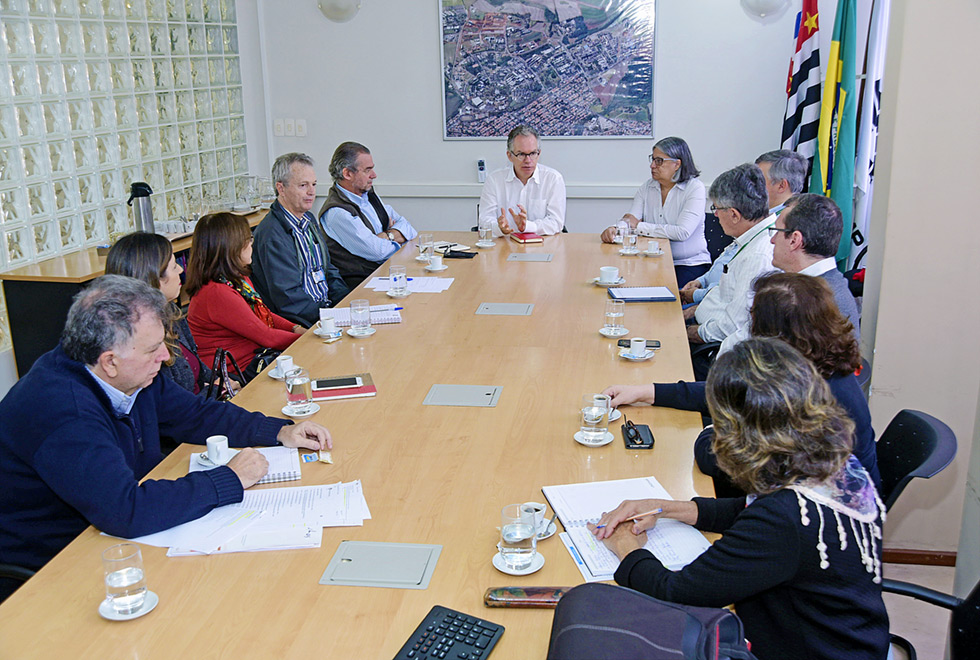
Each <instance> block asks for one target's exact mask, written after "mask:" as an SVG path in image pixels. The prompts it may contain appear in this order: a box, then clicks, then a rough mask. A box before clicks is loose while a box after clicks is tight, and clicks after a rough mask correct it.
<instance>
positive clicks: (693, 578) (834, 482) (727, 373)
mask: <svg viewBox="0 0 980 660" xmlns="http://www.w3.org/2000/svg"><path fill="white" fill-rule="evenodd" d="M707 395H708V408H709V409H710V411H711V416H712V419H714V422H715V437H714V441H713V449H714V452H715V454H716V455H717V457H718V464H719V466H720V467H721V468H722V469H723V470H725V472H726V473H728V475H729V476H730V477H731V478H732V480H733V481H734V482H735V484H736V485H737V486H739V487H740V488H742V489H743V490H744V491H745V492H747V493H751V495H749V496H747V497H741V498H730V499H711V498H695V499H694V500H692V501H690V502H675V501H667V500H639V501H626V502H623V503H622V504H621V505H620V506H619V507H617V508H616V509H615V510H614V511H611V512H609V513H607V514H605V515H603V516H602V518H601V519H600V521H599V525H600V527H598V528H593V531H594V533H595V535H596V537H597V538H599V539H602V540H603V541H604V542H605V544H606V545H607V547H609V548H610V549H611V550H612V551H613V552H615V553H616V555H617V556H618V557H619V558H620V560H621V563H620V565H619V568H618V569H617V571H616V575H615V578H616V582H618V583H619V584H621V585H623V586H627V587H630V588H633V589H636V590H638V591H642V592H643V593H646V594H650V595H651V596H654V597H655V598H660V599H663V600H669V601H674V602H678V603H684V604H688V605H699V606H705V607H724V606H726V605H729V604H734V605H735V611H736V613H737V614H738V616H739V618H741V619H742V622H743V623H744V624H745V635H746V638H747V639H748V641H749V642H750V643H751V644H752V651H753V653H755V655H756V656H757V657H759V658H760V659H761V660H777V659H783V658H808V659H809V660H831V659H836V658H845V657H846V658H849V659H851V660H872V659H873V660H884V658H885V657H886V656H887V653H888V615H887V613H886V612H885V606H884V603H883V602H882V599H881V525H882V523H883V521H884V505H883V504H882V502H881V500H880V499H879V497H878V494H877V491H876V490H875V488H874V484H873V483H872V482H871V479H870V477H869V476H868V473H867V472H866V471H865V470H864V468H863V467H861V464H860V463H859V462H858V461H857V459H855V458H854V457H853V456H852V455H851V447H852V443H853V436H854V423H853V422H852V421H851V420H850V419H849V418H848V416H847V415H846V414H845V413H844V411H843V410H842V409H841V407H840V406H839V405H838V404H837V403H836V401H835V400H834V396H833V394H832V393H831V391H830V388H829V387H828V386H827V382H826V381H825V380H824V379H823V378H821V376H820V374H819V373H818V372H817V370H816V369H815V368H814V366H813V364H812V363H811V362H810V361H809V360H807V359H806V358H805V357H804V356H803V355H802V354H801V353H800V352H799V351H797V350H796V349H795V348H793V347H791V346H789V345H788V344H786V343H785V342H783V341H781V340H778V339H749V340H746V341H744V342H742V343H741V344H738V345H737V346H736V347H735V348H734V349H732V350H731V351H729V352H728V353H725V354H723V355H722V356H720V357H719V358H718V360H717V361H716V362H715V364H714V366H713V367H712V369H711V372H710V373H709V374H708V380H707ZM657 508H662V509H663V511H662V513H660V514H658V515H647V516H645V517H641V518H639V519H638V520H636V521H635V522H629V521H628V519H629V518H630V517H632V516H636V515H638V514H641V513H646V512H650V511H652V510H654V509H657ZM661 517H663V518H669V519H674V520H680V521H682V522H686V523H689V524H691V525H694V526H695V527H696V528H698V529H700V530H703V531H707V532H717V533H720V534H722V537H721V538H720V539H719V540H717V541H715V543H714V544H713V545H712V546H711V547H710V548H709V549H708V550H707V551H705V553H704V554H702V555H701V556H700V557H698V558H697V559H696V560H694V561H693V562H692V563H690V564H689V565H687V566H686V567H684V568H683V569H681V570H680V571H677V572H671V571H668V570H667V569H666V568H664V566H663V564H661V563H660V561H659V560H658V559H657V558H656V557H654V555H652V554H651V553H650V552H648V551H647V550H645V549H643V544H644V542H645V541H646V535H645V534H643V533H642V532H644V531H646V530H647V529H650V528H652V527H653V526H654V525H656V523H657V520H658V519H659V518H661ZM603 525H604V527H603Z"/></svg>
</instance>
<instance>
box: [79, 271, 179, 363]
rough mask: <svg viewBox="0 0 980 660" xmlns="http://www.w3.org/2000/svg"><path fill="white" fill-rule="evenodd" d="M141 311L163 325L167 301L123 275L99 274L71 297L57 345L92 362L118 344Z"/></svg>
mask: <svg viewBox="0 0 980 660" xmlns="http://www.w3.org/2000/svg"><path fill="white" fill-rule="evenodd" d="M144 314H151V315H153V317H154V318H157V319H159V320H160V322H161V323H162V324H163V325H164V326H166V325H167V323H168V321H169V320H170V315H171V311H170V303H169V302H168V301H167V299H166V297H165V296H164V295H163V293H162V292H161V291H160V290H159V289H154V288H153V287H152V286H150V285H149V284H147V283H146V282H143V281H142V280H137V279H135V278H132V277H125V276H123V275H103V276H102V277H100V278H98V279H96V280H95V281H93V282H92V285H91V286H89V287H88V288H87V289H84V290H82V291H81V292H79V293H78V294H77V295H76V296H75V300H74V302H73V303H72V305H71V309H69V310H68V320H67V321H65V329H64V331H63V332H62V333H61V348H62V350H64V351H65V354H66V355H67V356H68V357H69V358H71V359H72V360H76V361H78V362H81V363H83V364H87V365H90V366H91V365H94V364H96V363H97V362H98V361H99V356H100V355H102V354H103V353H105V352H106V351H108V350H111V349H113V348H117V347H119V346H121V345H122V344H123V343H124V342H125V341H127V340H128V339H130V338H131V337H132V336H133V333H134V332H135V325H136V323H137V322H139V320H140V318H142V317H143V315H144Z"/></svg>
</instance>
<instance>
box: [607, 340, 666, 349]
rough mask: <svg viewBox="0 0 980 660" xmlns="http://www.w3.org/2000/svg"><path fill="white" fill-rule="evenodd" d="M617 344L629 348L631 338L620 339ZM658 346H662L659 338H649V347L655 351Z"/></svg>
mask: <svg viewBox="0 0 980 660" xmlns="http://www.w3.org/2000/svg"><path fill="white" fill-rule="evenodd" d="M616 344H617V345H619V346H622V347H623V348H629V347H630V340H629V339H620V340H619V341H618V342H616ZM658 348H660V340H659V339H647V349H649V350H654V351H655V350H657V349H658Z"/></svg>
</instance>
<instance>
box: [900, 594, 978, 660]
mask: <svg viewBox="0 0 980 660" xmlns="http://www.w3.org/2000/svg"><path fill="white" fill-rule="evenodd" d="M881 589H882V591H884V592H885V593H890V594H898V595H900V596H908V597H910V598H914V599H916V600H921V601H923V602H925V603H930V604H932V605H937V606H938V607H945V608H946V609H947V610H950V611H951V612H952V616H951V617H950V620H949V657H950V660H966V659H967V658H975V657H976V653H977V649H980V583H978V584H976V585H974V587H973V591H971V592H970V595H969V596H967V597H966V598H957V597H956V596H951V595H950V594H944V593H942V592H941V591H936V590H935V589H929V588H928V587H923V586H920V585H918V584H912V583H911V582H902V581H901V580H889V579H887V578H886V579H883V580H882V581H881ZM891 643H892V645H893V646H897V647H899V648H900V649H902V650H903V651H905V653H906V655H908V657H909V660H916V654H915V647H914V646H912V644H911V642H909V641H908V640H907V639H905V638H904V637H900V636H899V635H892V636H891Z"/></svg>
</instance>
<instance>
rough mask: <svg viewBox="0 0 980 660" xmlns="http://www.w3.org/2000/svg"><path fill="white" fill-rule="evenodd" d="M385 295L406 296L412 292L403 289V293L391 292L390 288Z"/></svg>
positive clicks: (391, 296)
mask: <svg viewBox="0 0 980 660" xmlns="http://www.w3.org/2000/svg"><path fill="white" fill-rule="evenodd" d="M447 268H448V266H447ZM385 295H387V296H388V297H389V298H408V297H409V296H410V295H412V292H411V291H409V290H408V289H405V293H392V292H391V289H389V290H388V291H385Z"/></svg>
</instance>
